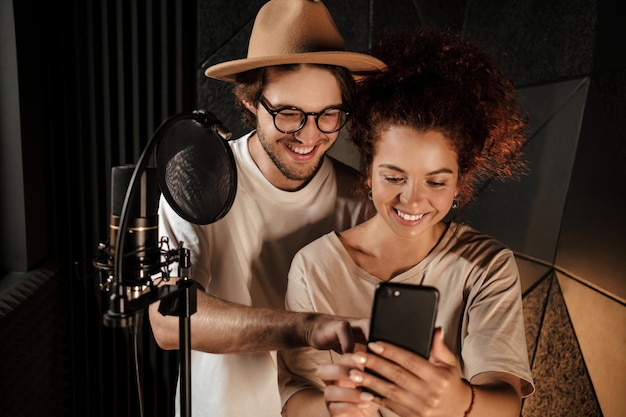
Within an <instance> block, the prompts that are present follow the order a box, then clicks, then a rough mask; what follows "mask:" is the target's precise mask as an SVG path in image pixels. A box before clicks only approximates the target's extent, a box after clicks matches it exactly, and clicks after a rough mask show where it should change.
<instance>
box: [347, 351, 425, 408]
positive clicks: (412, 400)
mask: <svg viewBox="0 0 626 417" xmlns="http://www.w3.org/2000/svg"><path fill="white" fill-rule="evenodd" d="M381 363H382V362H380V361H379V363H378V365H380V364H381ZM370 365H373V366H374V367H377V371H376V372H379V371H381V367H380V366H377V364H374V363H370V362H369V361H368V365H367V366H368V367H369V366H370ZM393 366H394V367H397V366H396V365H393ZM368 369H369V368H368ZM402 372H405V373H406V371H402ZM350 377H351V379H352V380H353V381H355V382H356V383H358V384H359V385H361V387H363V388H367V389H369V390H371V391H373V392H375V393H377V395H378V396H379V397H378V399H377V401H378V402H380V403H381V404H383V405H385V406H387V405H389V406H391V405H392V403H393V407H394V408H395V409H397V410H400V409H402V407H404V408H408V409H413V410H419V409H420V407H421V406H422V405H423V399H422V398H421V397H420V396H416V395H415V394H414V393H416V392H421V391H422V390H423V388H424V387H421V386H420V385H419V382H417V383H416V381H414V382H413V383H411V384H398V383H394V382H393V381H390V380H385V379H383V378H380V377H379V376H377V375H373V374H371V373H370V372H368V371H367V370H366V371H365V372H361V371H357V370H352V371H350ZM401 379H402V378H401ZM401 415H408V414H401Z"/></svg>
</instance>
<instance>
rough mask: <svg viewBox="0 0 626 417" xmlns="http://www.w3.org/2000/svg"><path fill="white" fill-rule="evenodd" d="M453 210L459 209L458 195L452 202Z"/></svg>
mask: <svg viewBox="0 0 626 417" xmlns="http://www.w3.org/2000/svg"><path fill="white" fill-rule="evenodd" d="M452 208H453V209H457V208H459V196H458V195H455V196H454V200H452Z"/></svg>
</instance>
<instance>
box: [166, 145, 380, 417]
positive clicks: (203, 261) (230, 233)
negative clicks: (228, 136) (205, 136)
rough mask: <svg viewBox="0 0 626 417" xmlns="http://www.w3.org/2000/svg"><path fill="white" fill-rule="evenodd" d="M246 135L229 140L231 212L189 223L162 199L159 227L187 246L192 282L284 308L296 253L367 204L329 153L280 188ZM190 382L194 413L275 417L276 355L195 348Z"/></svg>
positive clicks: (350, 221) (349, 172)
mask: <svg viewBox="0 0 626 417" xmlns="http://www.w3.org/2000/svg"><path fill="white" fill-rule="evenodd" d="M249 137H250V135H246V136H244V137H242V138H240V139H238V140H234V141H231V142H229V143H230V145H231V149H232V151H233V155H234V157H235V160H236V164H237V193H236V197H235V200H234V202H233V204H232V207H231V208H230V210H229V212H228V213H227V214H226V215H225V216H224V217H223V218H222V219H220V220H219V221H217V222H215V223H212V224H209V225H194V224H191V223H189V222H187V221H185V220H184V219H182V218H181V217H179V216H178V215H177V214H176V213H174V211H173V210H172V209H171V207H169V205H168V204H167V202H166V201H165V199H164V198H161V202H160V212H159V214H160V216H159V217H160V224H159V226H160V231H161V233H164V234H165V235H166V236H168V237H169V239H170V241H171V242H173V243H177V242H180V241H182V242H183V244H184V247H185V248H187V249H190V252H191V264H192V279H194V280H195V281H197V282H198V283H199V284H200V285H202V286H203V287H204V288H205V289H206V291H207V292H208V293H210V294H212V295H214V296H217V297H220V298H223V299H226V300H229V301H233V302H237V303H241V304H245V305H249V306H255V307H271V308H277V309H284V306H285V299H284V296H285V291H286V288H287V273H288V270H289V265H290V263H291V260H292V259H293V256H294V255H295V253H296V252H297V251H298V250H299V249H300V248H302V247H303V246H305V245H306V244H308V243H310V242H311V241H313V240H314V239H316V238H318V237H320V236H322V235H324V234H325V233H328V232H329V231H332V230H337V231H340V230H344V229H346V228H348V227H351V226H353V225H355V224H357V223H358V222H360V221H362V220H364V218H365V212H366V210H368V207H369V204H368V203H367V202H366V201H361V200H358V199H355V198H353V197H352V194H353V191H354V184H355V181H356V180H357V177H356V172H355V171H354V170H353V169H352V168H349V167H348V166H346V165H343V164H341V163H340V162H338V161H336V160H333V159H332V158H330V157H329V156H326V157H325V158H324V161H323V163H322V166H321V167H320V169H319V171H318V172H317V173H316V174H315V176H314V177H313V178H312V179H311V181H310V182H309V183H308V184H307V185H306V186H305V187H303V188H302V189H300V190H298V191H293V192H288V191H282V190H280V189H277V188H276V187H274V186H273V185H272V184H270V183H269V182H268V181H267V179H266V178H265V177H264V176H263V174H262V173H261V172H260V171H259V169H258V167H257V166H256V164H255V163H254V161H253V160H252V157H251V156H250V153H249V150H248V139H249ZM192 337H193V335H192ZM191 379H192V382H191V394H192V415H193V416H194V417H205V416H206V417H209V416H210V417H247V416H254V417H266V416H267V417H279V416H280V411H281V404H280V397H279V393H278V387H277V370H276V356H275V352H263V353H249V354H209V353H203V352H198V351H192V353H191ZM179 395H180V393H179V392H177V399H176V408H177V413H179V410H178V406H179V404H180V402H179V401H180V399H179ZM177 415H179V414H177Z"/></svg>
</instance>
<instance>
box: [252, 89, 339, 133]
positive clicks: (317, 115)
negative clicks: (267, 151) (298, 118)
mask: <svg viewBox="0 0 626 417" xmlns="http://www.w3.org/2000/svg"><path fill="white" fill-rule="evenodd" d="M259 103H261V106H263V108H264V109H265V110H266V111H267V112H268V113H269V114H270V115H271V116H272V121H273V122H274V127H275V128H276V130H278V131H279V132H281V133H285V134H292V133H296V132H298V131H300V130H302V128H303V127H304V126H305V125H306V122H307V121H308V120H309V117H310V116H313V117H314V118H315V126H316V127H317V129H318V130H319V131H320V132H322V133H326V134H330V133H335V132H339V131H340V130H341V128H342V127H344V126H345V125H346V123H347V122H348V118H349V117H350V112H349V111H348V110H346V109H344V108H341V107H333V106H331V107H326V108H325V109H324V110H322V111H320V112H306V111H304V110H302V109H299V108H297V107H294V106H284V107H280V108H278V109H276V110H273V109H271V108H270V107H269V105H268V104H267V102H266V99H265V97H263V96H261V97H259ZM283 110H292V111H299V112H300V113H302V114H304V118H303V119H302V122H301V123H300V126H298V128H297V129H294V130H282V129H280V128H279V127H278V125H276V116H277V115H278V113H280V112H281V111H283ZM329 110H340V111H342V112H343V113H344V114H345V115H346V117H345V119H344V121H343V123H341V125H340V126H339V127H338V128H337V129H335V130H332V131H330V132H327V131H324V130H322V129H321V128H320V125H319V118H320V116H321V115H323V114H324V113H326V112H327V111H329Z"/></svg>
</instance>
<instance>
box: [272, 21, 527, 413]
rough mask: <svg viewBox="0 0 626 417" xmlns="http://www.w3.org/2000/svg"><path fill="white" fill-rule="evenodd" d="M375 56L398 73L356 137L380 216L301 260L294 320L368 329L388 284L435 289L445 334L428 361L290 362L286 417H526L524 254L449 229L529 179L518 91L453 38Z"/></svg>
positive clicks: (402, 355)
mask: <svg viewBox="0 0 626 417" xmlns="http://www.w3.org/2000/svg"><path fill="white" fill-rule="evenodd" d="M373 55H375V56H378V57H379V58H381V59H383V60H384V61H385V62H386V63H387V64H388V70H387V71H386V72H384V73H382V74H380V75H376V76H373V77H370V78H368V79H366V80H365V81H363V82H362V83H361V85H360V87H359V92H358V96H357V99H356V100H355V102H356V103H357V106H356V108H355V109H354V115H355V116H354V119H353V120H352V124H351V127H350V129H351V132H350V133H351V137H352V139H353V141H354V143H355V144H356V146H357V147H358V148H359V150H360V152H361V157H362V172H363V177H364V185H365V186H366V190H367V194H368V196H369V197H370V198H371V199H372V201H373V204H374V206H375V208H376V214H375V215H374V216H373V217H372V218H371V219H369V220H367V221H366V222H364V223H362V224H360V225H358V226H356V227H354V228H351V229H349V230H347V231H345V232H342V233H340V234H336V233H330V234H327V235H325V236H323V237H322V238H320V239H318V240H316V241H314V242H312V243H311V244H310V245H308V246H307V247H305V248H303V249H302V250H301V251H300V252H299V253H298V254H297V255H296V257H295V258H294V260H293V262H292V266H291V269H290V273H289V284H288V290H287V301H286V303H287V308H288V309H291V310H298V311H318V312H324V313H329V314H336V315H341V316H346V317H369V315H370V313H371V302H372V298H373V293H374V289H375V286H376V284H378V283H380V282H383V281H392V282H402V283H410V284H415V285H429V286H433V287H436V288H437V289H438V290H439V293H440V298H439V307H438V311H437V322H436V324H437V327H439V328H440V330H438V331H437V333H436V335H435V337H434V341H433V344H432V348H431V353H430V359H428V360H427V359H423V358H421V357H419V356H417V355H413V354H411V353H409V352H407V351H404V350H402V349H400V348H398V347H395V346H391V345H389V344H385V343H382V342H376V343H372V344H370V345H369V346H370V349H371V350H372V351H373V352H376V353H378V354H379V355H376V354H372V353H366V352H364V351H363V352H358V353H354V354H346V355H344V356H339V355H337V354H335V353H334V352H330V351H316V350H313V349H310V348H307V349H294V350H289V351H284V352H281V354H280V359H281V367H282V369H281V376H280V386H281V396H282V399H283V404H284V408H283V413H284V415H288V416H289V417H293V416H298V415H303V416H309V415H315V416H323V415H332V416H372V415H383V416H395V415H400V416H421V415H429V416H458V417H461V416H465V417H467V416H469V415H471V416H472V417H476V416H492V415H498V416H511V417H513V416H519V413H520V407H521V398H522V397H523V396H527V395H530V394H531V393H532V392H533V390H534V387H533V382H532V376H531V373H530V368H529V364H528V353H527V347H526V340H525V334H524V323H523V317H522V300H521V290H520V284H519V272H518V270H517V266H516V264H515V259H514V256H513V253H512V251H511V250H510V249H509V248H507V247H505V246H504V245H503V244H501V243H500V242H498V241H496V240H495V239H493V238H491V237H489V236H487V235H485V234H482V233H480V232H478V231H476V230H474V229H472V228H471V227H470V226H467V225H464V224H461V223H458V222H455V221H451V220H450V219H451V218H453V215H454V214H455V213H457V214H458V211H459V210H460V209H462V208H463V207H465V206H467V205H468V204H469V203H470V202H471V201H472V200H473V198H474V197H475V192H476V189H477V187H478V185H479V184H481V183H482V182H484V181H487V180H491V179H496V180H505V179H509V178H515V177H517V176H518V175H519V174H521V173H523V170H524V168H525V164H524V161H523V160H522V147H523V145H524V142H525V131H526V126H527V122H526V118H525V116H524V115H523V114H522V112H521V111H520V109H519V107H518V105H517V101H516V96H515V89H514V86H513V85H512V83H511V82H510V81H509V80H508V79H507V78H506V77H504V76H503V74H502V73H501V72H500V71H499V70H498V68H497V66H496V65H495V64H494V63H493V61H492V59H491V58H490V56H489V55H488V54H487V53H485V52H484V51H482V50H481V49H479V48H478V47H477V46H476V45H475V44H473V43H471V42H470V41H468V40H466V39H464V38H463V37H462V36H461V35H460V34H454V33H451V32H438V31H435V30H424V29H422V30H418V31H417V32H415V33H412V34H410V35H403V36H388V37H387V38H386V39H383V40H382V41H381V42H380V43H379V45H378V47H377V49H376V50H374V51H373ZM407 320H410V318H409V317H407ZM366 366H367V368H370V369H372V370H374V371H376V372H377V373H378V374H380V375H383V376H385V377H387V379H389V380H390V381H384V380H382V379H380V378H376V377H374V376H373V375H371V374H369V373H366V372H364V371H363V370H364V368H365V367H366ZM361 387H366V388H370V389H372V390H374V391H375V392H378V393H380V394H381V395H382V397H376V398H375V399H374V397H373V396H372V395H371V394H370V393H369V392H366V391H364V390H363V391H362V390H361Z"/></svg>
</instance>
